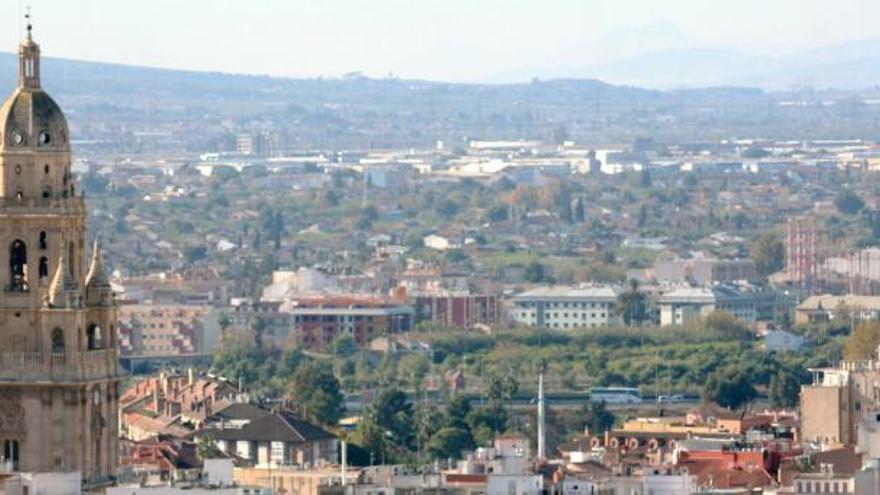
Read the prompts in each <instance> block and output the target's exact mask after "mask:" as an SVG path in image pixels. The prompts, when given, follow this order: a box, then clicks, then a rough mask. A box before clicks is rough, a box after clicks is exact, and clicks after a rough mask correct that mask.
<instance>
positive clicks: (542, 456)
mask: <svg viewBox="0 0 880 495" xmlns="http://www.w3.org/2000/svg"><path fill="white" fill-rule="evenodd" d="M544 436H545V432H544V373H543V372H542V373H541V374H539V375H538V456H537V458H538V460H539V461H543V460H544V459H545V458H546V455H545V450H546V447H545V445H544Z"/></svg>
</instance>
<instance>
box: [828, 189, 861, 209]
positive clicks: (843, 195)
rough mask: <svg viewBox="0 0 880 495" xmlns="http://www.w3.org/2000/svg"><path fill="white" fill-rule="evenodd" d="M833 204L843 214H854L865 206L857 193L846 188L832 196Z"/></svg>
mask: <svg viewBox="0 0 880 495" xmlns="http://www.w3.org/2000/svg"><path fill="white" fill-rule="evenodd" d="M834 206H836V207H837V209H838V210H840V212H841V213H843V214H845V215H855V214H856V213H858V212H860V211H862V208H864V207H865V202H864V201H862V198H860V197H859V195H858V194H856V193H854V192H853V191H851V190H849V189H847V190H844V191H841V192H840V193H838V194H837V196H835V197H834Z"/></svg>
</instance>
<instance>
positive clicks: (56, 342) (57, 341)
mask: <svg viewBox="0 0 880 495" xmlns="http://www.w3.org/2000/svg"><path fill="white" fill-rule="evenodd" d="M52 352H54V353H59V352H64V330H61V329H60V328H55V329H54V330H52Z"/></svg>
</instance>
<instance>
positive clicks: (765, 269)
mask: <svg viewBox="0 0 880 495" xmlns="http://www.w3.org/2000/svg"><path fill="white" fill-rule="evenodd" d="M751 254H752V260H754V261H755V270H756V271H757V272H758V275H760V276H762V277H766V276H768V275H771V274H773V273H776V272H778V271H779V270H782V268H783V267H784V266H785V245H784V244H783V243H782V241H781V240H780V239H779V237H778V236H777V235H776V234H774V233H772V232H768V233H766V234H764V235H762V236H761V237H759V238H758V240H757V241H755V243H754V244H753V245H752V249H751Z"/></svg>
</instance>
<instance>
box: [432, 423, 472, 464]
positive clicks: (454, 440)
mask: <svg viewBox="0 0 880 495" xmlns="http://www.w3.org/2000/svg"><path fill="white" fill-rule="evenodd" d="M472 444H473V441H472V439H471V435H470V432H468V431H467V430H465V429H462V428H455V427H450V426H446V427H444V428H441V429H440V430H438V431H437V433H435V434H434V435H433V436H432V437H431V440H430V441H428V445H427V446H426V450H427V451H428V454H429V455H430V456H431V457H432V458H434V459H450V458H451V459H458V458H460V457H461V454H462V452H464V451H466V450H468V449H470V448H472Z"/></svg>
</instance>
